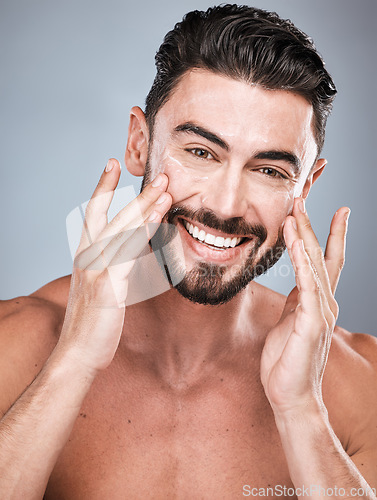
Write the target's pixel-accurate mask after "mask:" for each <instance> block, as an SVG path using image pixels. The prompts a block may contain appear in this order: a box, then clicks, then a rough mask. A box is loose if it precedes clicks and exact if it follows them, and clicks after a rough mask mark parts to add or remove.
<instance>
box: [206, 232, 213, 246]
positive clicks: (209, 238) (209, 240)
mask: <svg viewBox="0 0 377 500" xmlns="http://www.w3.org/2000/svg"><path fill="white" fill-rule="evenodd" d="M215 239H216V236H213V234H209V233H207V234H206V237H205V238H204V243H208V244H209V245H213V244H214V243H215Z"/></svg>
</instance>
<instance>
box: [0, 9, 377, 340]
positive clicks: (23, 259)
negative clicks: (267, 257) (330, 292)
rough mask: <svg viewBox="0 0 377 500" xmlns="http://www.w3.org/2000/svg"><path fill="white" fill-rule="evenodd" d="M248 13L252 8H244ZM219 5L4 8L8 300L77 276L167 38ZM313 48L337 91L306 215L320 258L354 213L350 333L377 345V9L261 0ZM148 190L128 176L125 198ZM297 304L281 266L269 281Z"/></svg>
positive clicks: (1, 289) (344, 305)
mask: <svg viewBox="0 0 377 500" xmlns="http://www.w3.org/2000/svg"><path fill="white" fill-rule="evenodd" d="M244 3H247V2H244ZM210 5H211V2H210V1H207V0H206V1H204V0H197V1H179V2H178V1H176V0H160V1H158V2H155V1H152V0H149V1H141V2H129V1H118V0H107V1H106V2H105V1H102V2H100V1H95V0H91V1H82V0H76V1H72V0H65V1H51V0H50V1H41V0H34V1H26V0H24V1H20V0H13V1H11V0H6V1H4V0H1V3H0V64H1V66H0V92H1V101H0V106H1V107H0V116H1V134H0V159H1V185H0V196H1V198H0V199H1V201H0V203H1V207H0V208H1V264H0V269H1V271H0V272H1V280H0V298H2V299H6V298H10V297H13V296H17V295H25V294H29V293H31V292H32V291H34V290H36V289H37V288H39V287H40V286H42V285H43V284H44V283H46V282H48V281H51V280H53V279H55V278H57V277H59V276H62V275H65V274H69V273H70V272H71V267H72V260H71V256H70V252H69V247H68V242H67V235H66V227H65V220H66V216H67V215H68V213H69V212H70V211H71V210H72V209H73V208H75V207H76V206H77V205H79V204H81V203H82V202H84V201H85V200H87V199H88V198H89V197H90V195H91V193H92V191H93V188H94V187H95V185H96V183H97V180H98V177H99V176H100V174H101V171H102V169H103V168H104V165H105V164H106V161H107V159H108V158H109V157H111V156H114V157H117V158H119V159H120V160H121V163H122V166H124V161H123V155H124V148H125V144H126V137H127V127H128V113H129V110H130V108H131V107H132V106H133V105H139V106H141V107H143V103H144V98H145V96H146V94H147V92H148V90H149V87H150V85H151V83H152V80H153V76H154V54H155V51H156V50H157V48H158V46H159V44H160V43H161V41H162V38H163V35H164V34H165V33H166V32H167V31H168V30H169V29H170V28H172V26H173V25H174V23H175V22H176V21H178V20H180V18H181V17H182V15H183V14H184V13H185V12H187V11H188V10H192V9H194V8H200V9H205V8H207V7H208V6H210ZM250 5H255V6H257V7H261V8H266V9H272V10H276V11H277V12H278V13H280V15H281V16H283V17H287V18H290V19H292V21H293V22H295V23H296V24H297V25H298V26H299V27H300V28H302V29H303V30H304V31H306V32H307V33H308V34H310V35H311V36H312V37H313V38H314V40H315V41H316V45H317V47H318V49H319V51H320V52H321V54H322V55H323V56H324V58H325V60H326V62H327V67H328V69H329V71H330V73H331V74H332V75H333V77H334V79H335V82H336V84H337V87H338V90H339V96H338V98H337V101H336V103H335V108H334V112H333V115H332V117H331V118H330V120H329V123H328V130H327V142H326V147H325V150H324V156H325V157H326V158H328V160H329V164H328V167H327V172H326V173H325V174H324V175H323V176H322V177H321V179H320V180H319V181H318V183H317V184H316V185H315V186H314V188H313V190H312V192H311V194H310V196H309V201H308V204H307V206H308V210H309V212H310V215H311V219H312V223H313V226H314V228H315V230H316V232H317V235H318V237H319V239H320V242H321V244H322V245H324V244H325V242H326V237H327V231H328V225H329V222H330V219H331V217H332V214H333V213H334V212H335V210H336V209H337V208H339V207H340V206H343V205H348V206H350V207H351V209H352V214H351V218H350V229H349V238H348V247H347V261H346V267H345V269H344V272H343V275H342V278H341V282H340V285H339V288H338V292H337V299H338V301H339V304H340V311H341V312H340V318H339V324H340V325H342V326H344V327H346V328H347V329H350V330H352V331H364V332H369V333H373V334H376V323H377V322H376V309H377V307H376V296H377V294H376V291H377V280H376V265H375V253H374V252H375V248H376V223H375V219H376V209H375V204H376V193H375V188H376V181H377V178H376V160H375V154H373V153H374V149H375V145H376V144H375V143H376V127H375V116H376V106H375V86H376V70H375V66H376V65H375V49H376V28H375V25H376V6H377V2H376V1H375V0H358V1H356V0H316V1H315V2H313V1H309V0H255V1H254V2H252V3H251V4H250ZM132 183H133V184H134V185H135V188H136V190H137V189H138V187H139V184H140V180H139V179H135V178H132V177H131V176H130V175H129V174H128V173H127V172H126V171H125V169H123V174H122V178H121V183H120V186H127V185H129V184H132ZM261 281H262V282H263V283H264V284H266V285H267V286H270V287H271V288H274V289H276V290H278V291H280V292H282V293H288V292H289V291H290V289H291V287H292V285H293V273H292V271H291V270H290V268H289V267H288V260H287V258H285V259H284V258H283V260H282V262H281V264H280V267H279V265H278V266H277V267H276V268H273V269H272V270H271V271H270V273H269V276H267V277H263V278H262V280H261Z"/></svg>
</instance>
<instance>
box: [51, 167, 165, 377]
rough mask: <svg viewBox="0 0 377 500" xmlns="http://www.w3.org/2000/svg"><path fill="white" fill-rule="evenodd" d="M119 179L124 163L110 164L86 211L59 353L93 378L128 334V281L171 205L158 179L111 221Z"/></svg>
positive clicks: (162, 181)
mask: <svg viewBox="0 0 377 500" xmlns="http://www.w3.org/2000/svg"><path fill="white" fill-rule="evenodd" d="M109 167H111V168H110V169H109ZM119 177H120V165H119V162H118V161H117V160H115V159H110V160H109V162H108V164H107V167H106V169H105V171H104V172H103V174H102V176H101V178H100V181H99V183H98V185H97V188H96V189H95V191H94V193H93V196H92V198H91V199H90V201H89V203H88V206H87V209H86V212H85V220H84V226H83V231H82V236H81V241H80V244H79V247H78V249H77V252H76V255H75V260H74V267H73V272H72V280H71V286H70V293H69V299H68V305H67V310H66V315H65V320H64V324H63V328H62V331H61V335H60V340H59V343H58V345H57V347H56V349H55V350H59V351H60V353H63V354H64V356H65V355H68V356H72V357H73V360H74V361H76V362H79V363H80V364H81V365H82V366H86V367H88V369H89V371H90V372H94V373H93V374H94V375H95V373H96V372H97V371H99V370H102V369H104V368H106V367H107V366H108V365H109V364H110V363H111V361H112V359H113V357H114V354H115V352H116V349H117V347H118V344H119V341H120V337H121V333H122V329H123V321H124V314H125V300H126V296H127V288H128V276H129V274H130V271H131V269H132V267H133V264H134V262H135V259H136V258H137V257H138V255H139V254H140V252H141V251H142V250H143V249H144V248H145V247H146V245H147V243H148V241H149V239H150V238H151V237H152V236H153V235H154V233H155V232H156V230H157V228H158V226H159V223H160V222H161V219H162V217H163V216H164V214H165V213H166V212H167V210H168V209H169V208H170V206H171V203H172V199H171V196H170V195H169V194H168V193H167V192H166V189H167V185H168V178H167V176H166V175H164V174H159V175H158V176H157V177H156V178H155V179H154V181H153V182H152V183H150V184H149V185H147V186H146V187H145V188H144V189H143V191H142V192H141V194H140V195H139V196H138V197H137V198H136V199H134V200H133V201H132V202H131V203H129V204H128V205H127V206H126V207H125V208H123V209H122V210H121V211H120V212H119V213H118V214H117V215H116V217H114V219H113V220H112V221H111V222H108V219H107V212H108V210H109V207H110V204H111V201H112V198H113V195H114V190H115V188H116V186H117V184H118V181H119Z"/></svg>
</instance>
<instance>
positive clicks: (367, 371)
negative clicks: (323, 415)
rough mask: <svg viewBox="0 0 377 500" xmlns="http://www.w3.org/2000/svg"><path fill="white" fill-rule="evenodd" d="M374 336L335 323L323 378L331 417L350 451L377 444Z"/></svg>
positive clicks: (354, 451)
mask: <svg viewBox="0 0 377 500" xmlns="http://www.w3.org/2000/svg"><path fill="white" fill-rule="evenodd" d="M376 394H377V338H376V337H373V336H372V335H368V334H364V333H351V332H348V331H347V330H344V329H343V328H340V327H336V328H335V331H334V334H333V339H332V343H331V348H330V354H329V359H328V363H327V366H326V370H325V375H324V381H323V396H324V400H325V404H326V406H327V408H328V410H329V417H330V421H331V419H333V422H334V427H337V428H339V432H340V433H341V434H342V435H343V440H342V442H343V441H344V443H343V444H345V446H346V448H347V452H348V453H349V455H352V454H354V453H356V452H357V451H358V450H360V448H363V447H364V446H368V445H369V444H371V445H372V443H373V440H372V439H371V438H372V436H375V438H374V443H373V446H376V445H377V438H376V432H375V430H376V421H377V398H376Z"/></svg>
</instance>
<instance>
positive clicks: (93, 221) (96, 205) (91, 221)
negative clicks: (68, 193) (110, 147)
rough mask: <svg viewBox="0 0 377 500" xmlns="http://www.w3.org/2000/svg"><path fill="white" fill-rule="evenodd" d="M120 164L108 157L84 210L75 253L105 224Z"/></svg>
mask: <svg viewBox="0 0 377 500" xmlns="http://www.w3.org/2000/svg"><path fill="white" fill-rule="evenodd" d="M120 172H121V168H120V164H119V162H118V160H116V159H114V158H110V160H109V161H108V162H107V165H106V167H105V170H104V171H103V172H102V175H101V177H100V180H99V182H98V184H97V187H96V189H95V190H94V193H93V195H92V197H91V199H90V200H89V203H88V205H87V207H86V210H85V219H84V225H83V230H82V234H81V240H80V244H79V247H78V249H77V252H76V254H79V253H80V252H82V251H83V250H84V249H85V248H88V247H89V246H90V245H91V244H92V243H93V241H95V240H96V238H97V236H98V234H100V232H101V231H102V230H103V229H104V227H105V226H106V224H107V212H108V210H109V207H110V203H111V201H112V199H113V196H114V190H115V188H116V186H117V185H118V182H119V177H120Z"/></svg>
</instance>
